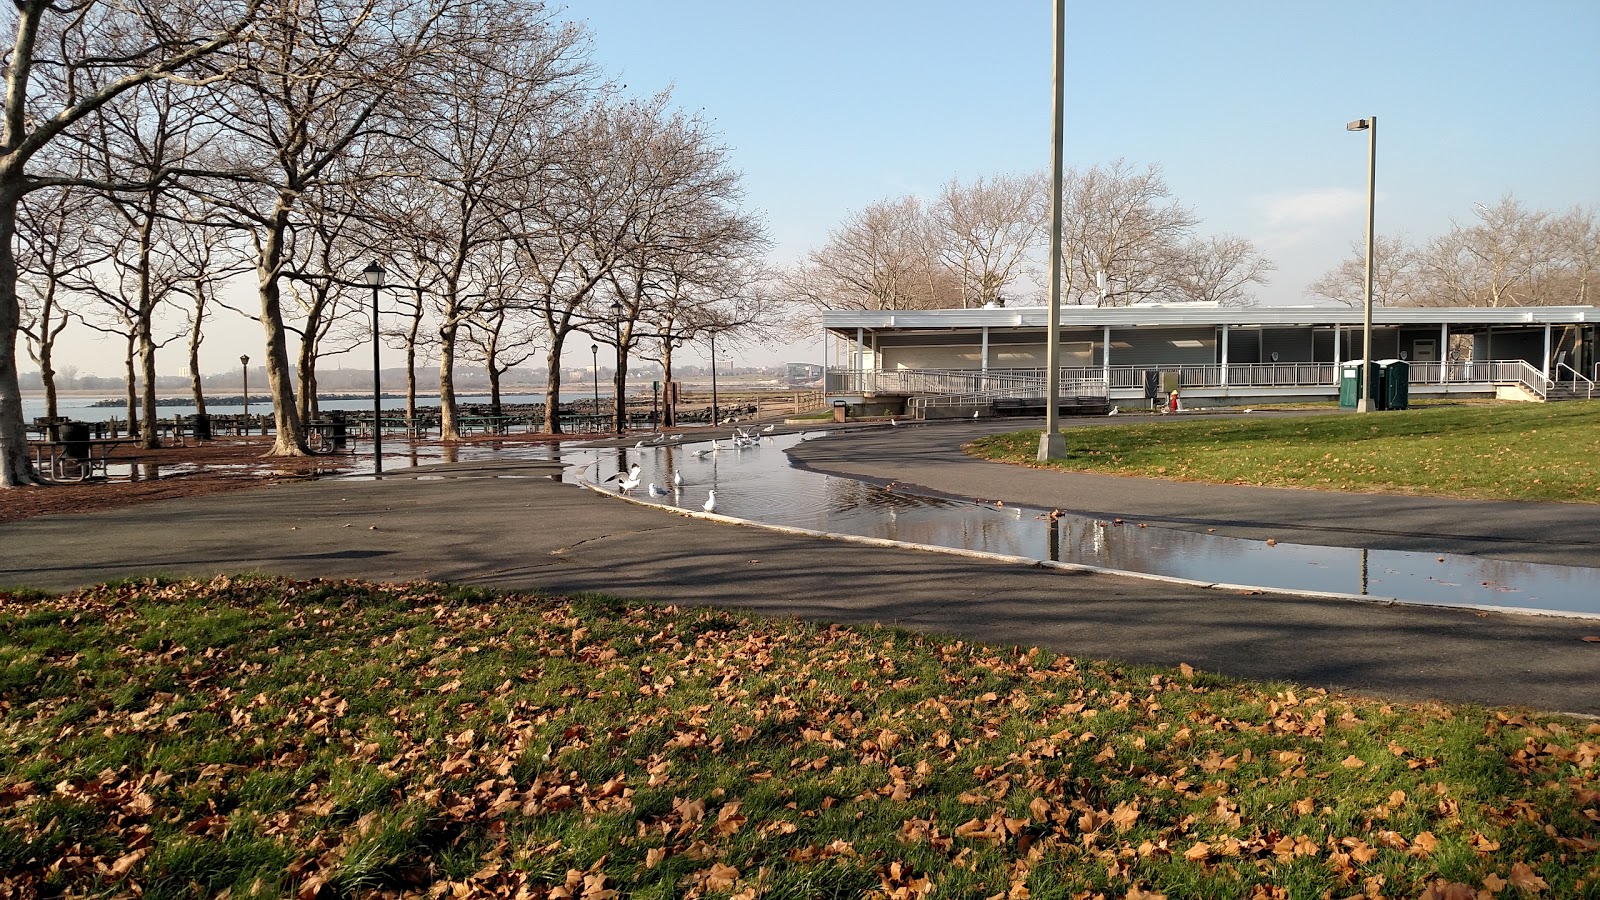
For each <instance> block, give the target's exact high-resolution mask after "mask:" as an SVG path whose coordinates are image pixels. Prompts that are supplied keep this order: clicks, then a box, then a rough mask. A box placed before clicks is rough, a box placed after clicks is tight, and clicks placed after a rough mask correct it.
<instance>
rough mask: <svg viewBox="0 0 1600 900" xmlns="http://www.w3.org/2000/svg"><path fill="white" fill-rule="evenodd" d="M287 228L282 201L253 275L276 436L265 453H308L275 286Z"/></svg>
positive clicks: (303, 454)
mask: <svg viewBox="0 0 1600 900" xmlns="http://www.w3.org/2000/svg"><path fill="white" fill-rule="evenodd" d="M288 227H289V210H288V207H287V206H286V205H285V203H284V201H283V200H282V199H280V200H279V201H278V208H277V211H276V215H275V217H274V219H273V223H272V226H271V227H269V228H268V229H267V235H266V241H265V242H264V243H263V245H262V248H261V259H260V261H259V263H258V264H257V268H256V278H257V280H258V282H259V285H260V290H261V325H262V328H263V329H265V331H266V338H267V360H266V370H267V387H268V389H269V391H270V393H271V395H272V415H273V425H274V427H275V428H276V429H277V435H276V438H275V440H274V441H273V442H272V449H270V450H268V451H267V454H266V455H268V456H310V455H311V451H310V450H309V449H307V447H306V436H305V431H304V429H303V427H302V424H301V421H300V411H299V409H298V407H297V404H296V403H295V397H294V382H293V379H292V377H291V374H290V372H289V346H288V334H287V329H285V328H284V327H283V302H282V300H283V298H282V296H281V294H280V292H279V288H278V270H279V268H280V267H281V266H282V264H283V250H284V248H283V236H284V232H285V231H286V230H287V229H288Z"/></svg>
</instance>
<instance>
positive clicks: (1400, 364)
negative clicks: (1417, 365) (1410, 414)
mask: <svg viewBox="0 0 1600 900" xmlns="http://www.w3.org/2000/svg"><path fill="white" fill-rule="evenodd" d="M1377 365H1378V373H1379V381H1378V383H1377V386H1378V389H1379V392H1378V398H1377V399H1378V408H1379V409H1408V408H1410V406H1411V364H1410V363H1408V362H1406V361H1405V360H1403V359H1380V360H1378V363H1377Z"/></svg>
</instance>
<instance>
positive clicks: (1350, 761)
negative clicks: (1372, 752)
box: [1339, 753, 1367, 769]
mask: <svg viewBox="0 0 1600 900" xmlns="http://www.w3.org/2000/svg"><path fill="white" fill-rule="evenodd" d="M1339 765H1341V766H1344V767H1345V768H1346V769H1362V768H1365V767H1366V765H1367V764H1366V763H1364V762H1362V761H1361V757H1359V756H1356V755H1355V754H1354V753H1352V754H1350V755H1349V756H1346V757H1345V758H1344V762H1341V763H1340V764H1339Z"/></svg>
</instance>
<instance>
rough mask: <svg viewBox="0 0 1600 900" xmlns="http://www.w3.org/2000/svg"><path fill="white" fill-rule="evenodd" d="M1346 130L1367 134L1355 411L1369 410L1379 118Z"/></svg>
mask: <svg viewBox="0 0 1600 900" xmlns="http://www.w3.org/2000/svg"><path fill="white" fill-rule="evenodd" d="M1344 130H1345V131H1365V132H1366V133H1367V277H1366V284H1365V287H1364V288H1363V290H1362V303H1361V370H1362V371H1361V399H1360V400H1358V401H1357V402H1356V412H1371V411H1372V407H1373V404H1372V241H1373V234H1372V224H1373V207H1374V206H1375V205H1376V203H1375V201H1376V200H1377V197H1378V193H1377V192H1378V117H1377V116H1368V117H1367V118H1365V119H1357V120H1355V121H1354V122H1350V123H1348V124H1346V125H1345V126H1344Z"/></svg>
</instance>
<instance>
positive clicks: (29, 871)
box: [0, 578, 1600, 900]
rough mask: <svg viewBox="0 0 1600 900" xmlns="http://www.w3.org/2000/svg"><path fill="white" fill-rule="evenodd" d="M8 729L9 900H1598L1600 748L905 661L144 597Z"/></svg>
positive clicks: (359, 609)
mask: <svg viewBox="0 0 1600 900" xmlns="http://www.w3.org/2000/svg"><path fill="white" fill-rule="evenodd" d="M0 698H3V701H0V714H3V731H0V896H7V897H10V896H16V897H30V896H40V895H49V896H85V895H98V896H112V895H121V896H134V895H140V896H143V897H146V898H157V897H180V896H181V897H190V896H216V895H219V894H222V893H224V892H227V893H228V894H229V895H230V896H233V897H241V896H246V895H249V896H296V897H300V898H310V897H315V896H323V897H344V896H355V895H358V894H359V895H363V896H399V895H411V896H424V895H429V896H469V895H470V896H497V897H512V896H516V897H550V898H554V897H573V898H590V900H603V898H606V897H613V896H628V897H661V898H666V897H701V896H705V897H744V898H749V897H771V898H816V897H860V896H883V897H898V898H920V897H1007V898H1025V897H1033V898H1069V897H1073V898H1077V897H1083V898H1092V897H1100V896H1103V897H1108V898H1124V897H1136V898H1137V897H1143V898H1150V897H1159V896H1163V895H1164V896H1166V897H1169V898H1180V897H1194V898H1230V897H1238V898H1246V897H1259V896H1264V897H1324V896H1333V897H1359V896H1366V897H1380V896H1381V897H1417V896H1424V897H1427V896H1431V897H1435V898H1444V897H1452V898H1454V897H1474V896H1478V897H1494V896H1501V897H1517V896H1533V895H1542V896H1548V897H1576V896H1594V895H1595V894H1596V893H1597V891H1600V853H1597V850H1600V771H1597V769H1596V759H1597V757H1600V725H1595V724H1588V723H1582V722H1574V721H1571V720H1563V719H1560V718H1559V717H1552V716H1545V715H1533V714H1515V713H1511V712H1505V711H1501V712H1496V711H1485V710H1481V709H1474V708H1467V707H1447V706H1439V705H1404V704H1388V703H1382V702H1378V701H1372V700H1365V699H1352V698H1348V697H1342V696H1332V695H1327V694H1325V693H1323V692H1320V691H1316V690H1306V689H1303V688H1295V687H1293V686H1289V685H1258V684H1245V683H1236V682H1232V681H1228V680H1225V679H1222V678H1218V677H1214V676H1211V675H1207V674H1205V673H1198V672H1194V671H1192V670H1189V669H1188V668H1187V667H1184V668H1183V669H1182V670H1157V669H1147V668H1136V667H1129V666H1119V665H1109V664H1103V663H1096V662H1090V661H1087V660H1074V659H1069V658H1066V657H1061V656H1053V655H1051V654H1049V653H1044V652H1040V651H1038V650H1020V649H1014V648H999V647H987V646H981V645H974V644H968V643H962V642H960V641H952V640H944V639H940V638H935V637H926V636H919V635H914V634H910V633H906V632H902V631H895V630H888V629H852V628H844V627H830V626H819V625H810V624H803V623H798V622H794V621H771V620H765V619H759V618H754V617H748V616H739V615H737V614H729V613H725V612H708V611H704V610H697V609H676V608H652V607H648V606H640V605H625V604H622V603H619V602H612V601H608V600H605V599H603V598H575V599H559V598H558V599H550V598H537V597H529V596H516V595H499V594H493V593H488V592H482V591H468V590H458V589H453V588H447V587H443V586H440V585H431V584H409V585H385V586H375V585H369V584H362V583H351V582H337V583H336V582H309V583H308V582H289V581H279V580H264V579H262V580H252V579H229V578H219V579H216V580H213V581H211V582H209V583H204V584H197V583H157V582H139V583H128V584H123V585H116V586H110V587H104V588H99V589H94V590H90V591H86V592H82V593H77V594H72V595H67V596H63V597H49V596H18V595H4V594H0ZM613 892H615V893H613ZM1480 892H1481V893H1480Z"/></svg>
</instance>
